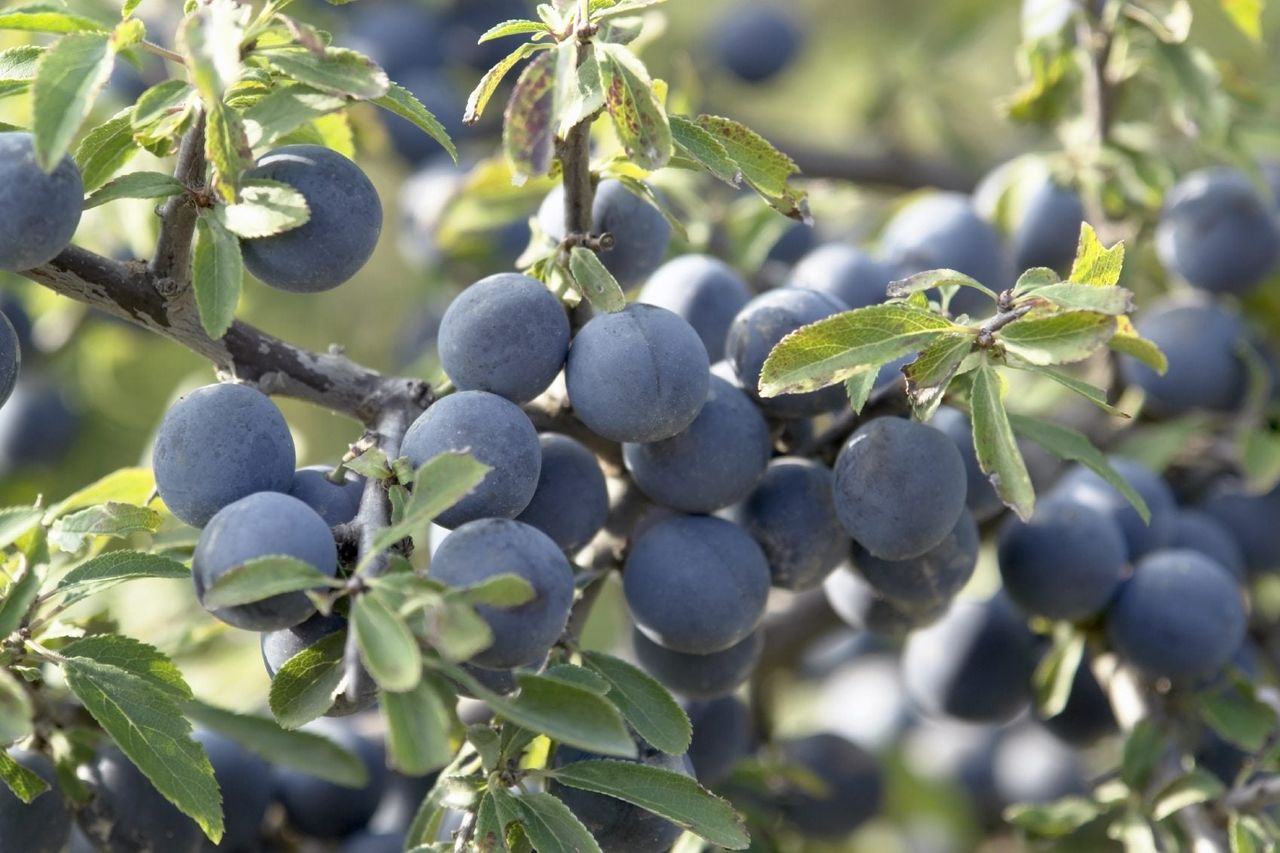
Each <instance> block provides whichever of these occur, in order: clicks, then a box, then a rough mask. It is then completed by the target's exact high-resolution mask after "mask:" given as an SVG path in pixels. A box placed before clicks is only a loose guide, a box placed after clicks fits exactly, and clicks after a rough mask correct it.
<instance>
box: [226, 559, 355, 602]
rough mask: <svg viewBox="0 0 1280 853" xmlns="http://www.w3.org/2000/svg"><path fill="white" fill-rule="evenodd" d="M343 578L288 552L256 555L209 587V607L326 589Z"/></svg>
mask: <svg viewBox="0 0 1280 853" xmlns="http://www.w3.org/2000/svg"><path fill="white" fill-rule="evenodd" d="M340 583H342V581H335V580H334V579H333V578H331V577H329V576H327V575H325V574H322V573H321V572H320V571H319V570H318V569H317V568H316V567H315V566H313V565H311V564H310V563H307V562H305V561H303V560H299V559H297V558H296V557H290V556H287V555H284V554H279V555H272V556H266V557H255V558H254V559H252V560H249V561H248V562H245V563H241V564H240V565H238V566H236V567H235V568H233V569H231V571H229V572H226V573H225V574H223V575H222V576H220V577H219V578H218V579H217V580H216V581H214V582H213V584H212V585H211V586H210V587H209V588H208V589H206V590H205V593H204V600H203V605H204V607H205V608H206V609H208V610H215V609H218V608H222V607H235V606H237V605H240V604H250V603H252V602H255V601H262V600H263V599H264V598H270V597H272V596H274V595H281V594H282V593H286V592H299V591H302V590H311V589H323V588H324V587H326V586H335V585H337V584H340Z"/></svg>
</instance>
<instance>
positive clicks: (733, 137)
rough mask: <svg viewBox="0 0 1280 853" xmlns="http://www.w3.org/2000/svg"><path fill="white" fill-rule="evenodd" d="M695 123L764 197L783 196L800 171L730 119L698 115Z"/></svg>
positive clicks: (780, 153)
mask: <svg viewBox="0 0 1280 853" xmlns="http://www.w3.org/2000/svg"><path fill="white" fill-rule="evenodd" d="M695 123H696V124H697V125H698V127H700V128H702V129H703V130H705V131H706V132H707V133H709V134H710V135H711V136H712V137H713V138H714V139H715V140H716V141H717V142H719V143H720V145H721V146H723V148H724V150H725V151H726V152H727V153H728V155H729V157H730V159H732V160H733V162H735V163H737V164H738V168H739V169H740V170H741V172H742V176H743V177H744V178H746V179H747V180H748V181H749V182H750V183H751V185H752V186H753V187H755V188H756V189H757V190H758V191H759V192H761V193H764V194H765V195H768V196H771V197H774V198H778V197H781V196H783V195H785V194H786V192H787V191H788V187H787V181H788V180H789V179H790V178H791V176H792V175H794V174H796V173H797V172H799V171H800V167H799V166H797V165H796V163H795V161H794V160H792V159H791V158H790V157H788V156H787V155H786V154H783V153H782V152H781V151H779V150H778V149H777V148H774V147H773V145H772V144H770V143H769V141H768V140H766V139H765V138H764V137H763V136H761V135H760V134H758V133H756V132H755V131H753V130H751V129H750V128H748V127H746V126H745V125H743V124H740V123H739V122H736V121H734V120H733V119H728V118H722V117H720V116H712V115H700V116H698V118H697V119H696V120H695Z"/></svg>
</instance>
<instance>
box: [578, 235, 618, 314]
mask: <svg viewBox="0 0 1280 853" xmlns="http://www.w3.org/2000/svg"><path fill="white" fill-rule="evenodd" d="M569 272H570V273H572V274H573V280H574V283H575V284H577V286H578V290H579V291H581V293H582V295H583V296H585V297H586V298H587V301H588V302H590V303H591V306H592V307H593V308H595V309H596V310H597V311H603V312H605V313H612V312H614V311H621V310H622V309H623V308H626V307H627V297H626V296H625V295H623V293H622V286H621V285H619V284H618V280H617V279H616V278H614V277H613V273H611V272H609V270H607V269H606V268H605V265H604V264H603V263H601V262H600V257H599V256H598V255H597V254H596V253H595V252H593V251H591V250H590V249H587V248H584V247H582V246H574V247H573V250H572V251H571V252H570V253H569Z"/></svg>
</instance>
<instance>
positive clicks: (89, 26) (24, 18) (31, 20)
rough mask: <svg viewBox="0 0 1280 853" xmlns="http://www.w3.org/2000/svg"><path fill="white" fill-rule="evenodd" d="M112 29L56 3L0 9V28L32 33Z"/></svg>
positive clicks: (28, 4) (98, 31)
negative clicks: (68, 10)
mask: <svg viewBox="0 0 1280 853" xmlns="http://www.w3.org/2000/svg"><path fill="white" fill-rule="evenodd" d="M109 29H110V27H108V26H107V25H106V24H101V23H99V22H98V21H95V20H93V19H92V18H86V17H84V16H83V15H75V14H72V13H70V12H67V11H66V10H65V9H63V8H62V6H61V5H59V4H56V3H27V4H24V5H22V6H16V7H14V8H12V9H5V10H3V11H0V30H23V31H25V32H32V33H84V32H88V33H105V32H107V31H108V30H109Z"/></svg>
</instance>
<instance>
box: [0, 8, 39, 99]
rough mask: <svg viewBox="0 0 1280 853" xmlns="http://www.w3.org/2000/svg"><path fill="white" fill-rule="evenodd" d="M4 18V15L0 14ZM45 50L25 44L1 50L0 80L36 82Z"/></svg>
mask: <svg viewBox="0 0 1280 853" xmlns="http://www.w3.org/2000/svg"><path fill="white" fill-rule="evenodd" d="M0 16H3V13H0ZM44 51H45V49H44V48H43V47H41V46H39V45H35V44H23V45H18V46H17V47H10V48H7V49H5V50H0V80H3V81H5V82H15V81H20V80H34V79H35V76H36V69H37V68H39V63H40V57H41V56H43V55H44Z"/></svg>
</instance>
